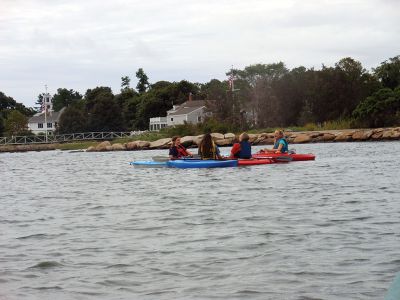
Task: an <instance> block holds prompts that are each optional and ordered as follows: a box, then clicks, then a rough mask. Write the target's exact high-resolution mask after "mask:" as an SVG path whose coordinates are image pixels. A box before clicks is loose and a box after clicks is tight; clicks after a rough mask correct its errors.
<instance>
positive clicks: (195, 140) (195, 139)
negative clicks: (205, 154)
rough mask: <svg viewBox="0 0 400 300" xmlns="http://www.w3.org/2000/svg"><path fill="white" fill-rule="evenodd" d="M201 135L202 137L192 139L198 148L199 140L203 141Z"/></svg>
mask: <svg viewBox="0 0 400 300" xmlns="http://www.w3.org/2000/svg"><path fill="white" fill-rule="evenodd" d="M203 136H204V135H203V134H202V135H198V136H196V137H195V138H194V139H193V142H194V143H195V144H196V145H197V146H198V145H200V142H201V140H202V139H203Z"/></svg>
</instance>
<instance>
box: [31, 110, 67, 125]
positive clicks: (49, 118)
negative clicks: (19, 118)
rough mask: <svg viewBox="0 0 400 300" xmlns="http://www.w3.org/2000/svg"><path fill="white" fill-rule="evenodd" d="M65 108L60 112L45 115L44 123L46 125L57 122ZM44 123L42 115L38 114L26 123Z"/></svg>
mask: <svg viewBox="0 0 400 300" xmlns="http://www.w3.org/2000/svg"><path fill="white" fill-rule="evenodd" d="M64 110H65V107H63V108H62V109H61V110H60V111H50V112H48V113H47V116H46V121H47V123H54V122H58V120H59V119H60V116H61V114H62V113H63V112H64ZM44 122H45V115H44V113H39V114H36V115H34V116H33V117H31V118H30V119H29V121H28V123H44Z"/></svg>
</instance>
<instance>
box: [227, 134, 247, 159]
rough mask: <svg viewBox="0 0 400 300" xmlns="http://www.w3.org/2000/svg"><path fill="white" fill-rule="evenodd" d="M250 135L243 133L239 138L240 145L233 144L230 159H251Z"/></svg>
mask: <svg viewBox="0 0 400 300" xmlns="http://www.w3.org/2000/svg"><path fill="white" fill-rule="evenodd" d="M249 139H250V137H249V135H248V134H247V133H246V132H243V133H242V134H241V135H240V136H239V143H235V144H233V147H232V150H231V155H230V158H251V144H250V142H249Z"/></svg>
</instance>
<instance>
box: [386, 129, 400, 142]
mask: <svg viewBox="0 0 400 300" xmlns="http://www.w3.org/2000/svg"><path fill="white" fill-rule="evenodd" d="M399 136H400V133H399V132H398V131H394V130H391V129H387V130H385V131H383V134H382V138H383V139H390V140H396V139H398V138H399Z"/></svg>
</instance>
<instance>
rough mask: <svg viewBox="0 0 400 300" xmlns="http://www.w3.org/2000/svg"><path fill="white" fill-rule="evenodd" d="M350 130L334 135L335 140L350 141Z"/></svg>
mask: <svg viewBox="0 0 400 300" xmlns="http://www.w3.org/2000/svg"><path fill="white" fill-rule="evenodd" d="M352 134H353V133H352V132H351V133H350V132H342V133H339V134H338V135H337V136H336V137H335V140H334V141H335V142H350V141H351V136H352Z"/></svg>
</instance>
